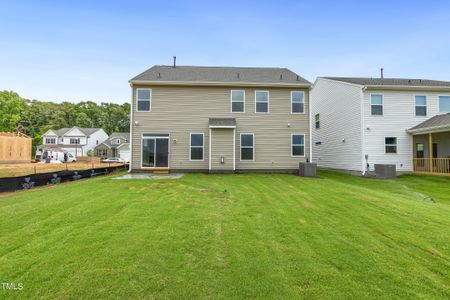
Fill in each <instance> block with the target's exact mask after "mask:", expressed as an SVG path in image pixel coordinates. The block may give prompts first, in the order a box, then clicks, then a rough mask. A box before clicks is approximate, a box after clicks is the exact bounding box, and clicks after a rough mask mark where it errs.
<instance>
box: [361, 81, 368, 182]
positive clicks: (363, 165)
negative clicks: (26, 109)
mask: <svg viewBox="0 0 450 300" xmlns="http://www.w3.org/2000/svg"><path fill="white" fill-rule="evenodd" d="M366 89H367V88H366V87H365V86H363V87H362V88H361V173H362V175H366V169H367V168H366V155H365V152H366V146H365V142H366V138H365V130H366V126H365V125H366V124H365V122H364V120H365V117H364V92H365V91H366Z"/></svg>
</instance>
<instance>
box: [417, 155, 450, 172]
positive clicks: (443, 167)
mask: <svg viewBox="0 0 450 300" xmlns="http://www.w3.org/2000/svg"><path fill="white" fill-rule="evenodd" d="M414 172H416V173H432V174H450V158H432V159H431V163H430V159H429V158H414Z"/></svg>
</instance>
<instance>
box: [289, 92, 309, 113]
mask: <svg viewBox="0 0 450 300" xmlns="http://www.w3.org/2000/svg"><path fill="white" fill-rule="evenodd" d="M293 93H302V94H303V102H300V103H303V112H293V111H292V104H293V103H294V102H293V98H292V94H293ZM305 96H306V94H305V92H304V91H291V114H293V115H304V114H305V106H306V105H305Z"/></svg>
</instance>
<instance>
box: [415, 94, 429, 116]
mask: <svg viewBox="0 0 450 300" xmlns="http://www.w3.org/2000/svg"><path fill="white" fill-rule="evenodd" d="M415 101H416V116H417V117H422V116H426V115H427V96H416V100H415Z"/></svg>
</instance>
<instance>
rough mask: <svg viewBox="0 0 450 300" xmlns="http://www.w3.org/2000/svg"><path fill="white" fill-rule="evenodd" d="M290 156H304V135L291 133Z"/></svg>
mask: <svg viewBox="0 0 450 300" xmlns="http://www.w3.org/2000/svg"><path fill="white" fill-rule="evenodd" d="M291 148H292V152H291V154H292V156H305V135H304V134H297V133H295V134H292V138H291Z"/></svg>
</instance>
